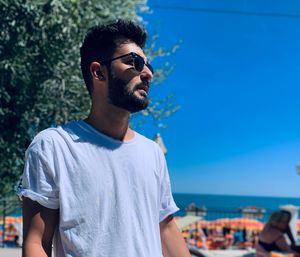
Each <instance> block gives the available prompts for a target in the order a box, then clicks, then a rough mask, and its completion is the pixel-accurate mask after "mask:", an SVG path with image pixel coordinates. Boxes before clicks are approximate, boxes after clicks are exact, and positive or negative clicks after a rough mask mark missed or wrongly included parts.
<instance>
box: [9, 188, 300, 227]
mask: <svg viewBox="0 0 300 257" xmlns="http://www.w3.org/2000/svg"><path fill="white" fill-rule="evenodd" d="M173 197H174V200H175V202H176V205H177V206H178V207H179V209H180V210H179V211H178V212H177V213H175V215H174V216H185V215H186V214H187V212H186V208H187V207H188V206H189V205H190V204H192V203H194V204H195V205H196V206H197V207H199V208H202V209H205V210H206V213H205V219H207V220H214V219H217V218H226V217H228V218H231V217H240V216H241V215H242V214H241V212H239V210H241V209H243V208H245V207H248V206H252V207H257V208H259V209H262V210H264V213H265V214H264V215H262V216H261V217H258V218H259V219H260V220H262V221H266V220H267V219H268V217H269V215H270V214H271V213H272V212H274V211H277V210H279V209H280V206H284V205H294V206H299V207H300V198H296V197H295V198H292V197H266V196H236V195H211V194H183V193H174V194H173ZM8 215H9V216H16V217H17V216H21V215H22V211H21V209H20V208H18V209H16V210H15V211H14V212H12V213H9V214H8ZM299 219H300V217H299Z"/></svg>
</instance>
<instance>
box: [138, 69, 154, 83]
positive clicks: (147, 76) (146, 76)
mask: <svg viewBox="0 0 300 257" xmlns="http://www.w3.org/2000/svg"><path fill="white" fill-rule="evenodd" d="M140 76H141V80H142V81H148V82H149V81H151V80H152V78H153V74H152V72H151V70H150V69H149V68H148V67H147V65H144V68H143V70H142V72H141V74H140Z"/></svg>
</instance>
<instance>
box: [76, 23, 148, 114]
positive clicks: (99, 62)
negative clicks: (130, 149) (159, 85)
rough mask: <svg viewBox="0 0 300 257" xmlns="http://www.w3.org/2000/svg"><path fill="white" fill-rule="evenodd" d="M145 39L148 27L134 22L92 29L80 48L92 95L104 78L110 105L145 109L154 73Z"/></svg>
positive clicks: (129, 109) (84, 71) (87, 83)
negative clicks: (145, 28)
mask: <svg viewBox="0 0 300 257" xmlns="http://www.w3.org/2000/svg"><path fill="white" fill-rule="evenodd" d="M145 42H146V32H145V30H144V29H143V28H142V27H141V26H139V25H138V24H136V23H134V22H131V21H123V20H120V21H117V22H115V23H112V24H109V25H103V26H96V27H93V28H91V29H90V30H89V32H88V33H87V35H86V37H85V39H84V42H83V45H82V47H81V49H80V54H81V70H82V74H83V78H84V81H85V84H86V87H87V89H88V91H89V94H90V95H91V96H92V94H93V91H94V89H95V87H96V86H97V85H98V84H97V83H98V82H100V83H101V81H105V82H106V84H107V85H108V88H107V97H108V100H109V102H110V103H111V104H113V105H116V106H118V107H121V108H123V109H126V110H128V111H130V112H136V111H139V110H142V109H145V108H146V107H147V105H148V102H149V100H148V98H147V92H148V88H149V82H150V80H151V78H152V72H153V71H152V67H151V66H150V64H148V63H147V61H146V57H145V55H144V52H143V50H142V49H143V47H144V45H145Z"/></svg>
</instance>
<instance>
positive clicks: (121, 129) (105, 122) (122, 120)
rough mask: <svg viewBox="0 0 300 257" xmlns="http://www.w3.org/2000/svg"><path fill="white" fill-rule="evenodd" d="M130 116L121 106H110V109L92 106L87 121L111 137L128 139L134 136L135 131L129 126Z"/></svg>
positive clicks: (121, 139) (122, 139)
mask: <svg viewBox="0 0 300 257" xmlns="http://www.w3.org/2000/svg"><path fill="white" fill-rule="evenodd" d="M95 110H97V111H95ZM99 110H100V111H99ZM129 116H130V113H129V112H127V111H124V110H120V109H119V108H110V109H109V110H108V109H104V108H102V109H100V108H99V109H95V108H92V110H91V113H90V114H89V116H88V117H87V119H85V121H86V122H87V123H89V124H90V125H91V126H93V127H94V128H95V129H97V130H98V131H99V132H101V133H103V134H105V135H107V136H109V137H112V138H114V139H117V140H120V141H127V140H130V139H132V138H133V137H134V132H133V131H132V130H131V129H130V128H129Z"/></svg>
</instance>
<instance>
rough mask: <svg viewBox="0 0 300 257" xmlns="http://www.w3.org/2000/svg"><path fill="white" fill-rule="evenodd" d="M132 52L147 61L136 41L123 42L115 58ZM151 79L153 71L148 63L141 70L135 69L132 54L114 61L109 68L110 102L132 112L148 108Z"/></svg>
mask: <svg viewBox="0 0 300 257" xmlns="http://www.w3.org/2000/svg"><path fill="white" fill-rule="evenodd" d="M130 52H133V53H136V54H138V55H139V56H141V57H143V58H144V60H145V62H146V57H145V55H144V53H143V51H142V49H141V48H139V47H138V46H137V45H136V44H135V43H126V44H122V45H121V46H120V47H119V48H118V49H117V50H116V52H115V54H114V56H113V58H115V57H118V56H121V55H126V54H127V53H130ZM151 79H152V73H151V71H150V70H149V68H148V67H147V66H146V65H144V68H143V69H142V71H141V72H138V71H136V70H135V69H134V65H133V58H132V56H126V57H124V58H120V59H116V60H114V61H112V62H111V65H110V66H109V68H108V98H109V101H110V103H111V104H113V105H115V106H117V107H120V108H122V109H125V110H127V111H129V112H131V113H134V112H138V111H141V110H144V109H146V108H147V106H148V104H149V98H148V91H149V85H150V80H151Z"/></svg>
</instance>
